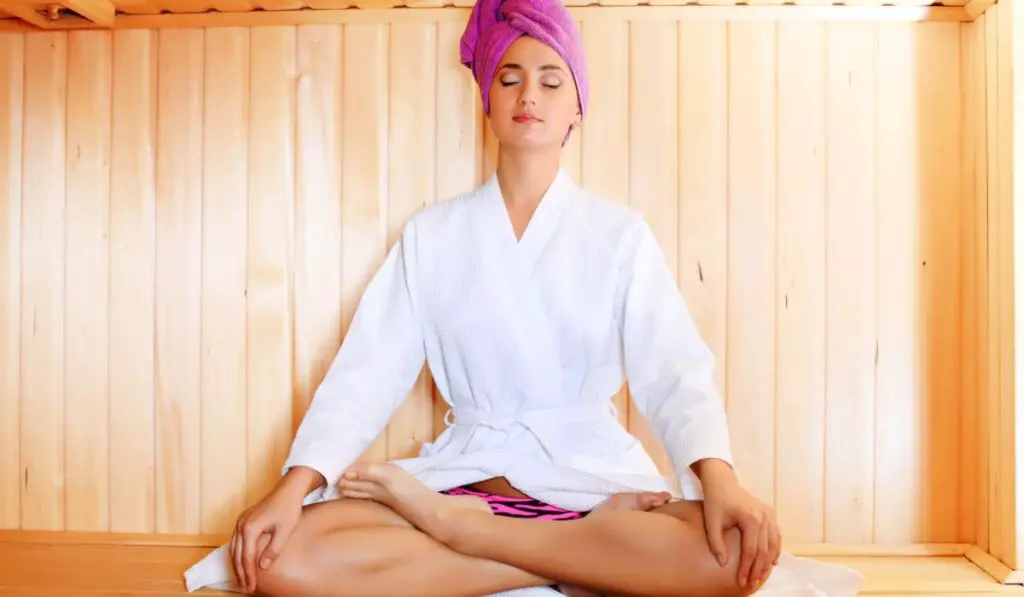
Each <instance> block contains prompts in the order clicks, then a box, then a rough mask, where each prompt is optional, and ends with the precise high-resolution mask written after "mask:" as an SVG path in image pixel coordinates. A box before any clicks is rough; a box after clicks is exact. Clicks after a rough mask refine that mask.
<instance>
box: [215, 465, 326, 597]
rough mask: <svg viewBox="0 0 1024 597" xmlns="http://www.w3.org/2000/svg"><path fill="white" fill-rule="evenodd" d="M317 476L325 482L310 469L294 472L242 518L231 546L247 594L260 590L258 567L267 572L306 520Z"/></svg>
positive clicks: (239, 519) (236, 570) (241, 582)
mask: <svg viewBox="0 0 1024 597" xmlns="http://www.w3.org/2000/svg"><path fill="white" fill-rule="evenodd" d="M293 473H294V474H293ZM314 474H315V476H316V477H318V478H319V479H321V480H322V479H323V477H322V476H319V474H318V473H313V471H311V470H310V469H302V470H300V469H299V468H296V469H292V470H291V471H289V473H288V475H286V476H285V477H283V478H282V479H281V482H280V483H279V484H278V485H277V487H275V488H274V490H273V491H271V492H270V493H269V494H267V495H266V497H264V498H263V499H262V500H260V501H259V502H257V503H256V504H254V505H253V506H252V507H251V508H249V509H248V510H246V511H245V512H243V513H242V515H241V516H239V517H238V522H237V524H236V525H235V532H234V534H233V535H232V537H231V541H230V543H229V545H230V551H231V561H232V564H233V566H234V569H235V575H236V576H237V577H238V582H239V585H240V586H241V588H242V589H243V590H244V591H246V592H247V593H252V592H254V591H255V590H256V566H257V564H258V565H259V568H260V569H263V570H266V569H267V568H269V567H270V566H271V564H273V563H274V560H276V559H277V558H278V557H279V556H280V555H281V552H282V551H283V550H284V547H285V544H286V543H287V542H288V539H289V537H291V534H292V532H293V531H294V530H295V527H296V525H298V523H299V517H300V516H302V501H303V498H304V497H305V495H306V493H308V491H309V490H311V489H312V488H315V487H316V486H317V485H319V483H316V481H315V480H314V481H312V482H311V479H313V478H314ZM311 485H312V487H310V486H311ZM264 534H269V535H270V541H269V542H265V541H263V540H262V538H263V535H264ZM264 543H266V546H265V547H262V546H263V544H264Z"/></svg>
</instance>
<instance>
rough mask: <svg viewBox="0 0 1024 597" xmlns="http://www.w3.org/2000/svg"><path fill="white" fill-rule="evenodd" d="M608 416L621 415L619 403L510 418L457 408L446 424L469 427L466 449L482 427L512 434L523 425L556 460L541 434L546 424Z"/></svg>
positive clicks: (575, 406)
mask: <svg viewBox="0 0 1024 597" xmlns="http://www.w3.org/2000/svg"><path fill="white" fill-rule="evenodd" d="M608 416H611V418H612V419H614V418H616V417H617V416H618V412H617V409H616V408H615V404H614V403H613V402H612V401H611V400H607V401H592V402H583V403H571V404H563V405H560V406H555V407H545V408H535V409H526V410H521V411H519V412H518V413H511V414H507V415H504V414H498V413H495V412H494V411H487V410H481V409H477V408H473V407H469V406H457V407H455V410H454V411H453V410H452V409H451V408H449V409H448V412H447V413H445V416H444V421H445V423H446V424H447V425H449V426H451V425H455V426H466V427H469V428H470V429H469V434H468V435H469V437H468V438H467V441H466V443H465V444H464V447H468V446H469V445H470V443H471V442H472V438H473V435H474V434H475V433H476V431H477V429H479V428H480V427H489V428H491V429H494V430H496V431H508V430H510V429H512V428H513V427H516V426H521V427H523V428H525V429H526V430H527V431H529V432H530V433H531V434H533V436H534V437H535V438H536V439H537V441H538V442H539V443H540V445H541V447H543V448H544V450H545V451H546V452H547V453H548V456H552V457H553V456H554V452H553V450H552V449H551V446H549V445H548V443H547V441H545V437H544V435H545V434H544V433H542V432H541V431H540V428H541V427H542V425H543V424H544V423H547V424H550V423H551V422H552V421H567V422H586V421H597V420H600V419H601V418H604V417H608Z"/></svg>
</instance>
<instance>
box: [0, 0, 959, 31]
mask: <svg viewBox="0 0 1024 597" xmlns="http://www.w3.org/2000/svg"><path fill="white" fill-rule="evenodd" d="M569 12H570V13H572V14H573V16H575V17H576V18H577V19H579V20H581V21H591V22H592V21H701V20H705V21H723V20H724V21H760V20H790V21H945V22H968V21H970V18H968V15H967V11H966V10H965V9H964V7H960V6H827V5H820V6H819V5H784V6H779V5H775V6H773V5H758V6H742V5H740V6H735V5H734V6H702V5H694V4H691V5H686V6H580V7H570V8H569ZM468 15H469V9H467V8H450V7H449V8H378V9H341V10H277V11H255V12H242V13H221V12H208V13H195V14H181V13H178V14H160V15H118V17H117V18H116V19H115V21H114V25H113V28H114V29H165V28H208V27H252V26H266V25H311V24H345V23H396V22H402V23H407V22H445V21H459V22H461V21H464V20H465V19H466V18H467V17H468ZM5 21H10V22H0V31H31V30H34V29H35V28H34V27H32V26H30V25H27V24H26V23H23V22H21V21H18V20H15V19H7V20H5ZM88 28H97V26H96V25H95V24H94V23H91V22H89V21H87V20H85V19H77V18H66V19H61V20H59V21H57V22H54V23H53V24H51V26H50V29H51V30H52V29H88Z"/></svg>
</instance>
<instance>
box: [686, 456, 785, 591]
mask: <svg viewBox="0 0 1024 597" xmlns="http://www.w3.org/2000/svg"><path fill="white" fill-rule="evenodd" d="M730 473H731V469H730ZM703 477H706V479H705V478H702V484H703V486H704V524H705V526H706V528H707V534H708V544H709V546H710V547H711V552H712V553H713V554H715V557H717V558H718V563H719V564H720V565H722V566H725V565H726V564H727V563H728V561H729V552H728V549H727V548H726V546H725V538H724V535H725V531H726V530H727V529H729V528H731V527H734V526H738V527H739V528H740V536H741V537H742V538H741V540H740V547H741V554H740V562H739V572H738V578H737V580H738V582H739V584H740V586H747V587H755V586H757V585H758V584H760V583H762V582H764V581H765V580H767V578H768V575H769V573H770V572H771V570H772V566H774V565H776V564H778V563H779V554H780V553H781V551H782V536H781V533H780V531H779V525H778V522H777V520H776V518H775V512H774V511H773V510H772V509H771V507H769V506H768V505H767V504H764V503H762V502H761V501H759V500H758V499H757V498H755V497H754V496H752V495H750V493H748V492H747V491H746V490H745V489H743V488H742V487H741V486H740V484H739V482H737V481H736V477H735V476H733V475H732V474H728V475H726V474H721V475H714V474H708V475H704V476H703Z"/></svg>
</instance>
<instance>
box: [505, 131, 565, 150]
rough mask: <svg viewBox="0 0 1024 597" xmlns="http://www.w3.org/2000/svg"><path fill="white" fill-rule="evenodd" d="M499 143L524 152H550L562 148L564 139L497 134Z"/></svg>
mask: <svg viewBox="0 0 1024 597" xmlns="http://www.w3.org/2000/svg"><path fill="white" fill-rule="evenodd" d="M494 136H495V137H496V138H497V140H498V142H499V143H501V144H502V145H504V146H506V147H511V148H514V149H519V150H523V151H550V150H553V149H559V148H561V146H562V139H560V138H559V139H553V138H548V137H540V136H538V135H531V134H501V133H498V132H495V135H494Z"/></svg>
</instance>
